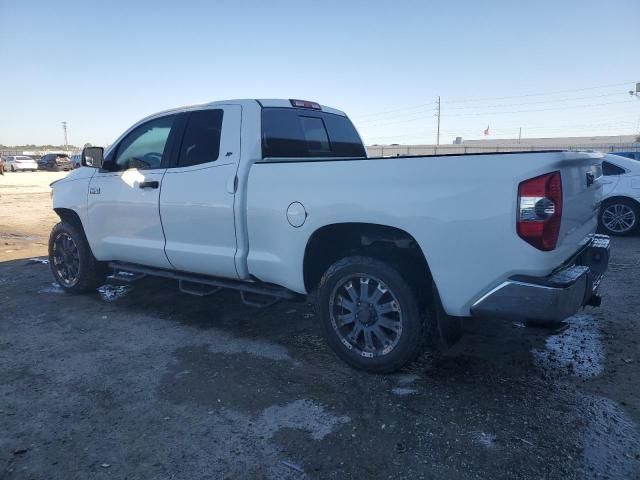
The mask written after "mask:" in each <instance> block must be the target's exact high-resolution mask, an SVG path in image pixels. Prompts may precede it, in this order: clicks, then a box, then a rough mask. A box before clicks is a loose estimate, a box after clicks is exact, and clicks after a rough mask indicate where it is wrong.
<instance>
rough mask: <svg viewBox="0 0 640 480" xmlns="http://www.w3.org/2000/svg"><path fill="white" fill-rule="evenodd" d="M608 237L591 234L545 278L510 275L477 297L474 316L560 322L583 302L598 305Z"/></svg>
mask: <svg viewBox="0 0 640 480" xmlns="http://www.w3.org/2000/svg"><path fill="white" fill-rule="evenodd" d="M609 243H610V242H609V237H607V236H606V235H592V236H591V239H590V241H589V242H588V243H587V245H586V246H585V247H583V248H582V250H580V251H579V252H578V253H577V254H576V255H574V256H573V257H572V258H571V260H570V262H569V263H568V264H566V265H563V266H562V267H561V268H559V269H558V270H557V271H555V272H554V273H552V274H551V275H549V276H548V277H526V276H517V277H512V278H510V279H508V280H506V281H505V282H503V283H501V284H500V285H498V286H497V287H496V288H494V289H493V290H491V291H490V292H488V293H486V294H485V295H483V296H482V297H480V298H479V299H478V300H477V301H476V302H475V303H474V304H473V305H472V306H471V314H472V316H474V317H484V318H487V317H491V318H504V319H509V320H519V321H527V322H538V323H553V322H560V321H562V320H564V319H565V318H567V317H570V316H571V315H573V314H575V313H576V312H577V311H578V310H579V309H580V308H582V307H583V306H585V305H592V306H598V305H600V297H599V296H598V295H597V291H598V287H599V286H600V282H601V281H602V277H603V276H604V273H605V272H606V271H607V266H608V265H609V248H610V247H609Z"/></svg>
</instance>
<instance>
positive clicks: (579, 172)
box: [558, 152, 602, 247]
mask: <svg viewBox="0 0 640 480" xmlns="http://www.w3.org/2000/svg"><path fill="white" fill-rule="evenodd" d="M564 155H565V158H564V159H563V160H562V161H561V168H560V173H561V175H562V199H563V201H562V224H561V227H560V236H559V239H558V247H562V246H565V247H567V246H570V245H574V246H576V247H577V246H578V245H579V244H580V243H581V242H582V241H583V240H584V237H585V235H587V234H589V233H592V232H593V231H594V230H595V228H596V225H597V218H598V208H599V204H600V200H601V198H602V184H601V183H600V181H599V178H600V176H601V175H602V155H601V154H599V153H587V152H565V153H564Z"/></svg>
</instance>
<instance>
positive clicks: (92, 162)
mask: <svg viewBox="0 0 640 480" xmlns="http://www.w3.org/2000/svg"><path fill="white" fill-rule="evenodd" d="M80 163H81V164H82V166H83V167H93V168H102V164H103V163H104V148H102V147H86V148H84V149H83V150H82V160H81V162H80Z"/></svg>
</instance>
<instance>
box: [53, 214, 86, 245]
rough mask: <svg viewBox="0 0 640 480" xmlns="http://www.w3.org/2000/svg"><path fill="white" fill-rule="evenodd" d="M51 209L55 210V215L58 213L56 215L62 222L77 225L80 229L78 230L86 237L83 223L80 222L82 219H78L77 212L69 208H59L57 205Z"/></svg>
mask: <svg viewBox="0 0 640 480" xmlns="http://www.w3.org/2000/svg"><path fill="white" fill-rule="evenodd" d="M53 211H54V212H56V215H58V217H60V220H62V221H63V222H68V223H70V224H72V225H73V226H75V227H77V228H78V229H80V231H81V232H82V234H83V235H84V236H85V238H86V233H85V230H84V225H83V224H82V220H81V219H80V215H78V212H76V211H75V210H72V209H70V208H59V207H58V208H54V209H53Z"/></svg>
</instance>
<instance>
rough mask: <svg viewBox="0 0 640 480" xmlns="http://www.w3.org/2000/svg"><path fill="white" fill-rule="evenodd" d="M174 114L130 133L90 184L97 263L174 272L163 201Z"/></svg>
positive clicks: (91, 231)
mask: <svg viewBox="0 0 640 480" xmlns="http://www.w3.org/2000/svg"><path fill="white" fill-rule="evenodd" d="M174 123H177V122H176V116H175V115H169V116H165V117H160V118H156V119H153V120H150V121H148V122H145V123H143V124H141V125H139V126H137V127H136V128H134V129H133V130H132V131H131V132H129V133H128V134H127V135H126V136H125V137H124V138H123V139H122V140H121V141H120V142H119V143H118V145H116V147H115V150H114V151H113V152H110V153H109V155H108V156H107V159H105V165H104V168H103V169H101V170H99V171H98V172H96V174H95V175H94V176H93V178H92V179H91V183H90V184H89V196H88V199H89V200H88V219H89V221H88V229H89V235H87V237H88V238H89V239H90V243H91V249H92V251H93V254H94V255H95V256H96V258H97V259H98V260H119V261H124V262H133V263H137V264H141V265H148V266H154V267H160V268H171V264H170V263H169V261H168V260H167V256H166V255H165V253H164V234H163V232H162V225H161V223H160V212H159V197H160V187H161V184H162V177H163V176H164V173H165V171H166V164H167V162H168V161H169V158H168V157H169V155H170V153H171V143H172V142H171V141H170V139H171V138H172V137H171V135H170V134H171V132H172V127H173V125H174Z"/></svg>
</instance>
